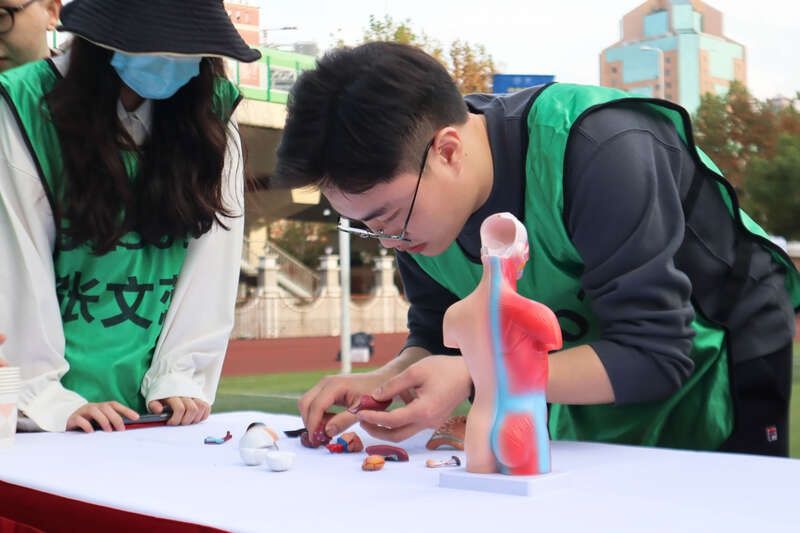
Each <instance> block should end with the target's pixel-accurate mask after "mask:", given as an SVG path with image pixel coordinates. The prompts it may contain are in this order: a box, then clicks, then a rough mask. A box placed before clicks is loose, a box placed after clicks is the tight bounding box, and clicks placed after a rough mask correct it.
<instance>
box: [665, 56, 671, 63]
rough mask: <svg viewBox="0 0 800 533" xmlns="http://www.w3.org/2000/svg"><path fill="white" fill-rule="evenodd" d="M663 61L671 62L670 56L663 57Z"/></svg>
mask: <svg viewBox="0 0 800 533" xmlns="http://www.w3.org/2000/svg"><path fill="white" fill-rule="evenodd" d="M664 63H672V58H671V57H669V56H667V57H665V58H664Z"/></svg>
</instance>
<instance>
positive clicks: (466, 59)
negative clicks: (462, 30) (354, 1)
mask: <svg viewBox="0 0 800 533" xmlns="http://www.w3.org/2000/svg"><path fill="white" fill-rule="evenodd" d="M372 41H390V42H396V43H401V44H408V45H412V46H417V47H419V48H421V49H423V50H425V51H426V52H427V53H429V54H430V55H432V56H433V57H435V58H436V59H438V60H439V61H440V62H441V63H442V64H443V65H444V66H445V68H446V69H447V71H448V72H449V73H450V75H451V76H452V77H453V79H454V80H455V82H456V85H457V86H458V88H459V90H460V91H461V92H462V93H464V94H466V93H472V92H490V91H491V88H492V75H493V74H494V72H495V67H494V60H493V59H492V56H491V55H490V54H488V53H487V52H486V48H485V47H484V46H483V45H480V44H471V43H469V42H467V41H462V40H460V39H459V40H456V41H454V42H453V43H451V44H450V47H449V48H448V49H447V52H446V53H445V51H444V48H443V47H442V45H441V44H440V43H439V42H438V41H436V40H435V39H432V38H430V37H429V36H428V35H427V34H425V33H424V32H422V33H419V34H417V33H416V32H414V30H413V29H412V28H411V21H410V20H409V19H405V20H403V21H400V22H397V21H395V20H394V19H393V18H392V17H391V16H389V15H384V17H383V18H378V17H376V16H375V15H370V17H369V23H368V25H367V28H366V29H365V30H364V38H363V42H365V43H367V42H372Z"/></svg>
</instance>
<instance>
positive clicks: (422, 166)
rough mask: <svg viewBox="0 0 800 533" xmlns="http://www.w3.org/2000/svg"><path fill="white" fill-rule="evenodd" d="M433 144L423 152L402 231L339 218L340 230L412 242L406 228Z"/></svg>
mask: <svg viewBox="0 0 800 533" xmlns="http://www.w3.org/2000/svg"><path fill="white" fill-rule="evenodd" d="M432 146H433V139H431V140H430V142H428V144H427V145H426V146H425V151H424V152H423V153H422V163H420V166H419V176H417V185H416V187H414V196H412V197H411V205H410V206H409V208H408V215H406V221H405V222H404V223H403V229H402V230H401V231H400V233H397V234H394V235H392V234H389V233H384V232H383V230H378V231H372V230H371V229H368V228H366V227H364V228H358V227H355V228H353V227H350V226H349V225H348V226H345V225H343V224H342V219H341V218H340V219H339V226H338V229H339V231H344V232H345V233H351V234H353V235H356V236H358V237H361V238H362V239H381V240H387V241H403V242H411V241H410V239H407V238H406V230H407V229H408V221H409V220H411V213H412V212H413V211H414V204H415V203H416V201H417V193H418V192H419V184H420V182H421V181H422V174H424V173H425V163H426V162H427V161H428V152H430V150H431V147H432Z"/></svg>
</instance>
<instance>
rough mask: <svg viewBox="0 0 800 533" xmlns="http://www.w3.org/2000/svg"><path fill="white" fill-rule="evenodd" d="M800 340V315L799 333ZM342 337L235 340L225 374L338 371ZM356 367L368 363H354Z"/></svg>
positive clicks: (383, 346)
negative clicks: (340, 338) (337, 359)
mask: <svg viewBox="0 0 800 533" xmlns="http://www.w3.org/2000/svg"><path fill="white" fill-rule="evenodd" d="M795 339H796V340H798V341H800V317H798V319H797V336H796V337H795ZM405 340H406V334H405V333H383V334H377V335H375V353H374V354H373V356H372V361H370V362H369V363H368V365H369V366H378V365H382V364H383V363H385V362H386V361H388V360H389V359H391V358H392V357H394V356H395V355H397V353H398V352H399V351H400V349H401V348H402V347H403V343H404V342H405ZM338 352H339V337H295V338H282V339H258V340H233V341H231V342H230V344H228V353H227V355H226V356H225V364H224V365H223V367H222V375H223V376H247V375H250V374H272V373H278V372H307V371H310V370H337V369H338V368H339V362H338V361H336V354H337V353H338ZM353 366H354V367H356V368H357V367H359V366H367V365H363V364H359V363H354V364H353Z"/></svg>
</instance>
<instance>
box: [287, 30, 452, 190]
mask: <svg viewBox="0 0 800 533" xmlns="http://www.w3.org/2000/svg"><path fill="white" fill-rule="evenodd" d="M466 120H467V107H466V104H465V103H464V100H463V98H462V96H461V94H460V93H459V91H458V88H457V87H456V84H455V83H454V82H453V79H452V78H451V77H450V75H449V74H448V73H447V71H446V70H445V68H444V67H443V66H442V64H441V63H439V61H437V60H436V59H435V58H433V57H432V56H430V55H428V54H426V53H425V52H423V51H422V50H420V49H419V48H415V47H412V46H407V45H402V44H397V43H389V42H373V43H367V44H363V45H361V46H357V47H355V48H339V49H336V50H332V51H330V52H328V53H327V54H325V56H324V57H323V58H322V59H320V61H319V62H318V64H317V66H316V68H314V69H312V70H308V71H306V72H304V73H303V74H302V75H301V76H300V78H299V79H298V80H297V83H295V85H294V87H293V88H292V91H291V94H290V96H289V103H288V116H287V119H286V126H285V128H284V131H283V138H282V140H281V143H280V146H279V147H278V164H277V170H276V178H277V181H278V182H279V183H282V184H284V185H288V186H291V187H303V186H308V185H315V186H318V187H328V186H332V187H334V188H336V189H338V190H340V191H343V192H349V193H354V194H358V193H362V192H365V191H367V190H369V189H370V188H372V187H374V186H375V185H377V184H378V183H381V182H386V181H389V180H391V179H392V178H394V177H395V176H396V175H397V174H399V173H401V172H412V171H413V172H417V170H418V169H419V165H420V163H421V161H420V159H421V158H422V152H423V150H424V148H425V145H426V144H427V143H428V141H430V139H431V137H432V136H433V135H434V133H435V132H436V131H437V130H439V129H441V128H443V127H445V126H448V125H456V124H463V123H464V122H465V121H466Z"/></svg>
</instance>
